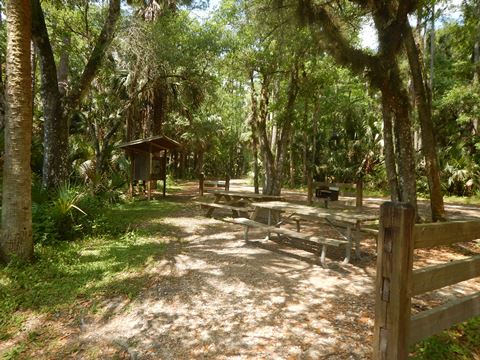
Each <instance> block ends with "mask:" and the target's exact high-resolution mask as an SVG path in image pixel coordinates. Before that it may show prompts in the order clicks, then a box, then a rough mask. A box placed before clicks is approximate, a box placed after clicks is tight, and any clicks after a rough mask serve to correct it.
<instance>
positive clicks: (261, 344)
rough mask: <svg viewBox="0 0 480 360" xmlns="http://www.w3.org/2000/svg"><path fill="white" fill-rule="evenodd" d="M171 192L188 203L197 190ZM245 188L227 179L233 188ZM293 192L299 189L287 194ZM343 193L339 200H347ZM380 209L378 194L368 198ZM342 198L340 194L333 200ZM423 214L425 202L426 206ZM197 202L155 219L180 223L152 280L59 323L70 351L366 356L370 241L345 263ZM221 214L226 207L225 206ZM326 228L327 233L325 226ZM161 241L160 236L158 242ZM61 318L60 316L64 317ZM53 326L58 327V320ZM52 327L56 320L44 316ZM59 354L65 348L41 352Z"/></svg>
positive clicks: (336, 254)
mask: <svg viewBox="0 0 480 360" xmlns="http://www.w3.org/2000/svg"><path fill="white" fill-rule="evenodd" d="M188 189H189V190H187V191H185V192H182V193H179V194H175V195H174V197H175V198H176V199H178V200H179V201H191V200H192V199H193V198H194V197H195V194H194V191H193V190H194V188H192V187H190V188H188ZM241 189H245V185H244V184H242V183H239V182H235V181H234V182H233V184H232V188H231V190H241ZM284 195H285V196H286V198H287V199H289V200H300V199H301V198H302V196H303V195H299V194H298V193H294V192H287V193H285V194H284ZM344 200H345V199H344ZM366 203H367V207H368V209H369V210H368V211H372V212H375V211H378V206H379V204H380V203H381V201H380V200H379V199H366ZM334 206H342V203H341V202H339V204H338V205H334ZM421 208H422V212H425V211H426V210H425V209H426V206H425V204H422V206H421ZM447 210H448V212H449V216H450V217H454V218H466V217H480V209H479V208H476V207H473V206H469V207H462V206H447ZM203 213H204V211H202V210H201V209H199V207H198V206H195V205H194V204H193V203H192V205H191V207H188V208H187V209H185V210H182V211H181V212H178V213H175V214H171V216H170V217H167V218H164V219H161V220H159V221H162V222H163V223H165V224H168V225H171V226H175V227H176V228H178V229H181V231H179V233H178V235H177V239H176V240H175V241H170V242H169V244H168V248H167V256H166V257H165V258H164V259H163V260H161V261H160V262H158V264H156V265H155V266H153V267H151V268H150V269H149V271H150V272H151V274H150V275H153V276H152V278H153V279H154V280H153V281H152V282H151V283H150V284H149V286H148V288H145V289H144V290H143V291H142V292H141V294H140V296H138V297H137V298H135V299H133V300H131V301H126V300H125V299H116V298H112V299H109V300H108V301H106V302H105V304H103V309H102V311H100V312H99V313H101V314H102V315H101V316H95V315H91V316H87V317H85V318H82V319H81V320H80V323H77V324H76V328H75V329H73V330H72V329H71V328H70V330H68V331H67V330H65V338H64V339H63V340H62V341H63V344H64V349H68V348H70V350H69V351H71V345H72V344H76V346H77V347H78V351H77V352H74V353H73V355H72V352H70V354H71V356H73V357H74V358H89V357H93V358H127V359H369V358H370V357H371V343H372V330H373V319H374V313H373V312H374V288H373V283H374V280H375V259H376V258H375V239H374V238H373V236H367V235H365V236H363V238H362V259H361V260H358V259H357V260H355V259H353V260H352V262H351V263H350V264H347V265H344V264H342V260H343V251H342V250H338V251H336V250H330V249H329V252H328V253H327V261H328V264H329V268H328V269H325V268H323V267H322V266H321V265H320V263H319V260H318V257H317V256H315V255H314V254H311V253H307V252H303V251H301V250H295V249H292V248H290V247H287V246H285V245H282V244H278V243H276V242H273V241H269V240H264V239H263V238H264V236H265V234H264V233H262V232H261V231H252V232H251V238H252V239H253V240H254V241H252V242H251V243H245V241H244V240H243V230H242V228H241V227H238V226H235V225H232V224H228V223H225V222H222V221H220V220H216V219H209V218H205V217H204V216H203ZM225 214H226V213H225ZM323 231H325V232H329V231H331V230H330V229H328V228H326V229H324V230H323ZM159 241H160V240H159ZM472 251H477V252H480V247H479V246H476V247H475V246H470V247H468V246H456V247H454V248H448V249H447V248H443V249H439V250H435V251H428V252H427V251H422V252H418V253H417V254H416V258H415V266H420V265H425V264H427V263H428V264H434V263H438V262H441V261H448V260H452V259H457V258H462V257H464V256H467V255H470V254H471V253H472ZM478 290H480V280H476V281H469V282H463V283H461V284H458V285H456V286H453V287H449V288H444V289H442V290H441V291H437V292H434V293H430V294H428V296H424V297H422V298H415V300H414V305H413V307H414V311H420V310H423V309H426V308H428V307H430V306H431V305H433V304H438V303H442V302H444V301H447V300H448V299H450V298H451V297H452V296H460V295H463V294H468V293H472V292H474V291H478ZM60 320H61V319H60ZM57 325H58V326H64V325H61V324H57ZM49 326H55V324H54V323H52V320H50V325H49ZM38 357H39V358H61V357H62V353H61V352H59V353H56V354H52V353H43V354H38Z"/></svg>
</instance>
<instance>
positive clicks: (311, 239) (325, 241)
mask: <svg viewBox="0 0 480 360" xmlns="http://www.w3.org/2000/svg"><path fill="white" fill-rule="evenodd" d="M224 221H227V222H231V223H234V224H238V225H242V226H244V227H245V241H248V231H249V229H250V228H251V227H253V228H258V229H263V230H265V231H267V232H268V233H274V234H279V235H285V236H286V237H289V238H291V239H300V240H303V241H306V242H308V243H310V244H312V245H315V246H316V245H322V251H321V254H320V263H321V264H322V266H324V267H326V264H325V256H326V252H327V246H335V247H339V246H346V254H345V260H344V263H345V264H346V263H348V262H349V261H350V249H351V242H350V241H347V240H339V239H332V238H327V237H323V236H315V235H308V234H305V233H301V232H298V231H295V230H290V229H286V228H280V227H276V226H272V225H267V224H263V223H260V222H258V221H254V220H251V219H247V218H243V217H239V218H227V219H224ZM315 252H316V251H315Z"/></svg>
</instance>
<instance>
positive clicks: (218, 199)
mask: <svg viewBox="0 0 480 360" xmlns="http://www.w3.org/2000/svg"><path fill="white" fill-rule="evenodd" d="M221 198H222V196H221V195H218V194H215V200H214V201H213V203H214V204H218V203H219V202H220V199H221ZM213 210H215V208H213V207H211V208H209V209H208V210H207V213H206V214H205V216H206V217H212V215H213Z"/></svg>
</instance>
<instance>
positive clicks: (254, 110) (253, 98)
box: [250, 71, 260, 194]
mask: <svg viewBox="0 0 480 360" xmlns="http://www.w3.org/2000/svg"><path fill="white" fill-rule="evenodd" d="M253 75H254V74H253V71H251V72H250V102H251V114H250V127H251V129H252V148H253V149H252V150H253V187H254V190H255V194H258V193H259V192H260V191H259V187H260V186H259V180H258V133H257V121H258V103H257V92H256V91H255V80H254V77H253Z"/></svg>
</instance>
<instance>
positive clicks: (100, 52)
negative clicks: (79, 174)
mask: <svg viewBox="0 0 480 360" xmlns="http://www.w3.org/2000/svg"><path fill="white" fill-rule="evenodd" d="M119 17H120V0H110V2H109V7H108V13H107V17H106V19H105V22H104V23H103V27H102V30H101V32H100V35H99V36H98V38H97V40H96V44H95V46H94V48H93V50H92V52H91V53H90V56H89V59H88V61H87V63H86V64H85V67H84V68H83V71H82V74H81V75H80V77H79V79H78V81H77V83H75V84H70V86H69V87H70V88H71V89H72V90H71V92H70V93H67V94H65V93H64V91H63V90H64V89H65V86H64V84H63V83H61V84H59V77H58V70H57V65H56V63H55V58H54V54H53V49H52V45H51V42H50V36H49V34H48V30H47V25H46V23H45V17H44V14H43V10H42V7H41V4H40V0H32V18H33V24H32V37H33V41H34V43H35V46H36V47H37V48H38V55H39V61H40V72H41V88H40V90H41V98H42V103H43V114H44V158H43V186H44V187H46V188H52V187H54V186H56V185H58V184H59V183H61V182H64V181H66V180H67V178H68V171H69V167H68V135H69V126H68V123H69V118H70V116H71V115H72V112H73V111H75V110H76V109H77V108H78V106H79V104H80V103H81V101H82V99H83V98H84V97H85V95H86V94H87V93H88V90H89V88H90V85H91V83H92V81H93V79H94V78H95V76H96V74H97V72H98V70H99V68H100V66H101V65H102V61H103V59H104V57H105V53H106V51H107V48H108V46H109V45H110V43H111V42H112V40H113V37H114V35H115V25H116V23H117V21H118V18H119ZM61 70H63V69H61ZM61 73H62V71H61ZM62 78H65V76H60V80H61V81H62V80H63V79H62ZM62 82H63V81H62Z"/></svg>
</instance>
